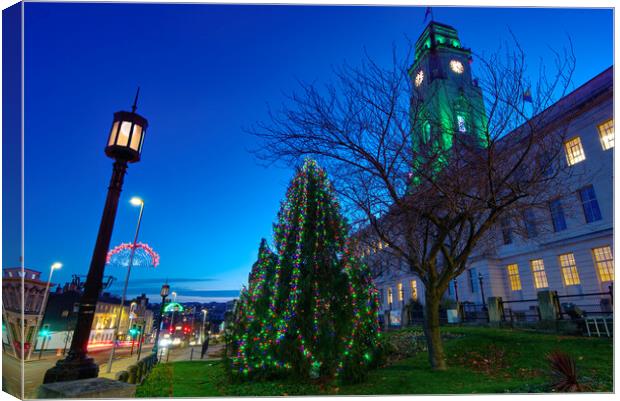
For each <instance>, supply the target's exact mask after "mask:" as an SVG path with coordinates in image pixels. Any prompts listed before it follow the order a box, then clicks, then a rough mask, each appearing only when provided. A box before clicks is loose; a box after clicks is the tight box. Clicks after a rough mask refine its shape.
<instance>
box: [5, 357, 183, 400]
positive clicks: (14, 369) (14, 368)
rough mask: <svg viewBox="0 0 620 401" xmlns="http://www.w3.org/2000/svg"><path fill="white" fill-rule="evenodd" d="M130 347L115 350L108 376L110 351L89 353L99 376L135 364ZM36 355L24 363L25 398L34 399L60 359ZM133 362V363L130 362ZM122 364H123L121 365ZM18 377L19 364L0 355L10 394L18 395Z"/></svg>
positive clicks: (114, 372)
mask: <svg viewBox="0 0 620 401" xmlns="http://www.w3.org/2000/svg"><path fill="white" fill-rule="evenodd" d="M151 348H152V346H151V345H144V347H143V348H142V354H141V357H144V356H146V355H148V353H150V352H151ZM130 351H131V347H122V348H118V349H117V350H116V359H115V363H114V364H113V365H112V367H113V369H112V372H111V373H110V374H106V373H105V372H106V369H107V362H108V358H109V356H110V350H109V349H106V350H101V351H97V352H91V353H89V356H90V357H91V358H94V359H95V362H96V363H97V364H98V365H99V369H100V376H107V377H109V376H112V377H114V375H115V374H116V372H118V371H120V370H123V369H124V368H126V367H127V366H128V365H129V364H132V363H135V362H136V358H137V354H136V352H135V350H134V353H133V356H131V357H130ZM176 352H177V351H176V350H174V351H173V352H172V353H171V358H173V355H175V354H176ZM37 358H38V355H33V359H32V360H30V361H27V362H25V363H24V393H25V394H24V396H25V398H34V397H36V390H37V387H38V386H39V385H40V384H42V383H43V376H44V375H45V372H46V371H47V370H48V369H49V368H51V367H52V366H53V365H54V364H55V363H56V361H57V360H59V359H61V358H62V357H59V356H56V355H55V354H52V353H48V354H44V355H43V358H42V359H41V360H38V359H37ZM130 361H133V362H130ZM123 362H124V363H123ZM19 377H20V363H19V361H18V360H17V359H15V358H13V357H12V356H9V355H7V353H3V355H2V380H3V382H4V384H3V386H4V387H5V388H6V390H7V391H8V392H9V393H10V394H19V393H20V389H19Z"/></svg>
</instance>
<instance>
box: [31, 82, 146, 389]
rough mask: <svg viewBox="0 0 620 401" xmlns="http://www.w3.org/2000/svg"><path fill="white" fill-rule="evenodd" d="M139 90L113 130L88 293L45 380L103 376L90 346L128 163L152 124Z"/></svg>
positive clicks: (136, 157)
mask: <svg viewBox="0 0 620 401" xmlns="http://www.w3.org/2000/svg"><path fill="white" fill-rule="evenodd" d="M139 93H140V89H139V88H138V92H137V93H136V97H135V100H134V103H133V106H132V109H131V112H127V111H119V112H116V113H114V118H113V120H112V129H111V130H110V134H109V137H108V142H107V146H106V148H105V154H106V155H107V156H108V157H110V158H112V159H114V166H113V170H112V178H111V180H110V186H109V187H108V195H107V197H106V201H105V206H104V208H103V215H102V216H101V223H100V224H99V232H98V233H97V241H96V242H95V249H94V251H93V256H92V259H91V262H90V268H89V269H88V276H87V277H86V283H85V284H84V292H83V294H82V297H81V298H80V306H79V309H78V315H77V321H76V324H75V330H74V332H73V339H72V341H71V348H70V349H69V353H68V355H67V357H66V358H65V359H62V360H59V361H58V362H56V365H55V366H54V367H52V368H51V369H49V370H48V371H47V372H46V373H45V377H44V379H43V383H53V382H59V381H69V380H79V379H88V378H93V377H97V376H98V375H99V366H98V365H97V364H96V363H95V362H94V360H93V358H89V357H88V355H87V347H88V340H89V337H90V330H91V327H92V323H93V318H94V316H95V308H96V305H97V300H98V298H99V293H100V292H101V288H102V286H103V272H104V268H105V264H106V256H107V253H108V249H109V248H110V238H111V237H112V229H113V228H114V220H115V218H116V210H117V208H118V200H119V197H120V195H121V190H122V188H123V179H124V177H125V172H126V170H127V163H135V162H138V161H140V154H141V152H142V144H143V142H144V135H145V133H146V128H147V126H148V122H147V120H146V119H145V118H144V117H142V116H140V115H138V114H136V107H137V102H138V94H139Z"/></svg>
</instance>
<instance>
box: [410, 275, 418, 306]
mask: <svg viewBox="0 0 620 401" xmlns="http://www.w3.org/2000/svg"><path fill="white" fill-rule="evenodd" d="M410 285H411V299H413V300H414V301H417V300H418V282H417V281H415V280H411V283H410Z"/></svg>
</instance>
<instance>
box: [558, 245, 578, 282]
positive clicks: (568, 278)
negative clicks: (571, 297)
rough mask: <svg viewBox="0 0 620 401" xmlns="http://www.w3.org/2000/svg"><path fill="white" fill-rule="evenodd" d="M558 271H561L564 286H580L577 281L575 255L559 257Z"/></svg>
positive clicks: (567, 254)
mask: <svg viewBox="0 0 620 401" xmlns="http://www.w3.org/2000/svg"><path fill="white" fill-rule="evenodd" d="M559 259H560V269H561V270H562V278H563V279H564V285H565V286H569V285H578V284H581V281H580V280H579V273H577V263H575V255H573V254H572V253H565V254H563V255H560V256H559Z"/></svg>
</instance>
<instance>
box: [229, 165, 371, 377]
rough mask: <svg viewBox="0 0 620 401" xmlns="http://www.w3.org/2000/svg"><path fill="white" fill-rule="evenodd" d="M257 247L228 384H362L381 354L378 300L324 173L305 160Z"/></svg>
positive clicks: (236, 323) (232, 341)
mask: <svg viewBox="0 0 620 401" xmlns="http://www.w3.org/2000/svg"><path fill="white" fill-rule="evenodd" d="M273 237H274V249H275V251H271V249H270V248H269V245H268V244H267V242H266V241H265V240H262V241H261V244H260V247H259V252H258V259H257V261H256V263H254V265H253V266H252V271H251V272H250V275H249V279H248V288H247V289H246V288H244V289H243V290H242V293H241V295H240V298H239V303H238V305H237V308H236V312H235V316H234V319H233V327H232V333H231V335H230V337H229V340H228V341H229V348H230V350H231V352H230V353H229V355H230V371H231V374H232V375H233V377H235V378H237V379H240V380H244V379H248V378H252V379H255V378H259V379H260V378H263V379H269V378H272V377H281V376H283V375H295V376H297V377H300V378H305V379H318V378H323V377H339V378H341V379H343V380H349V381H356V380H361V379H363V377H365V375H366V372H367V371H368V369H369V368H371V367H372V366H373V363H374V362H375V360H376V358H377V356H378V352H379V349H380V340H381V333H380V330H379V321H378V305H379V304H378V296H377V290H376V288H375V287H374V285H373V283H372V279H371V275H370V271H369V269H368V267H367V266H365V265H364V264H363V263H362V262H361V261H360V260H359V258H357V257H356V256H355V255H354V252H353V249H354V248H355V247H354V246H352V244H351V243H350V240H349V239H348V234H347V225H346V222H345V220H344V218H343V217H342V215H341V213H340V205H339V203H338V201H337V199H336V197H335V195H334V190H333V187H332V185H331V183H330V181H329V179H328V177H327V173H326V172H325V170H323V169H321V168H320V167H319V166H318V165H317V163H316V162H314V161H313V160H306V162H305V163H304V165H303V167H302V168H300V169H299V170H298V171H297V173H296V175H295V177H294V178H293V180H292V182H291V184H290V185H289V187H288V189H287V192H286V198H285V200H284V201H283V202H282V204H281V207H280V211H279V212H278V218H277V222H276V223H275V224H274V233H273Z"/></svg>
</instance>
